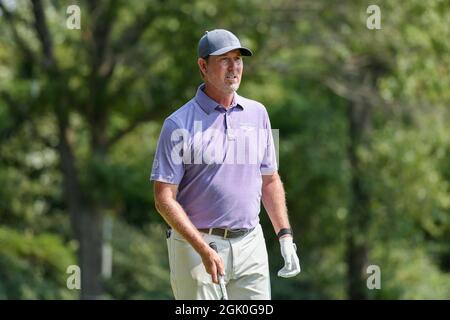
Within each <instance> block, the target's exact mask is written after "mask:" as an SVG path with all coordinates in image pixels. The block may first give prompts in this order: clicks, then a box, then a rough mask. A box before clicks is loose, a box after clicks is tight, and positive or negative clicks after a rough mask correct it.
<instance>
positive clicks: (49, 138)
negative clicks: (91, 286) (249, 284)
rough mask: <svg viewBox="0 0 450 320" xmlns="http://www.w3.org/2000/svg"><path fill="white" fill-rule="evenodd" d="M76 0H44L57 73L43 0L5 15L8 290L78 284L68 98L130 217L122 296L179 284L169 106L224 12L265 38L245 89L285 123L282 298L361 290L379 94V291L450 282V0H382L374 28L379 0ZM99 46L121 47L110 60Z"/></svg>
mask: <svg viewBox="0 0 450 320" xmlns="http://www.w3.org/2000/svg"><path fill="white" fill-rule="evenodd" d="M68 4H72V3H69V2H67V1H62V2H59V1H44V5H45V13H46V16H47V23H48V29H49V31H50V33H51V36H52V40H53V42H52V43H53V49H54V56H55V60H56V62H57V64H58V68H59V73H58V74H57V75H55V74H52V73H49V72H48V71H46V70H45V68H44V67H43V66H42V63H43V61H46V57H45V56H43V55H42V53H40V54H37V53H38V52H40V50H42V47H41V43H40V40H39V37H37V36H36V34H37V33H36V31H35V30H34V29H33V21H34V17H33V14H32V10H31V6H30V4H29V3H28V2H25V1H17V6H16V9H15V10H13V11H12V13H13V14H14V15H15V16H16V17H17V18H18V19H17V20H15V23H16V26H15V27H14V28H11V26H10V24H9V22H8V20H7V19H6V18H5V17H6V16H5V15H4V14H3V15H0V37H1V41H0V222H1V225H0V298H6V299H10V298H29V299H53V298H54V299H73V298H77V297H78V294H77V292H74V291H70V290H67V288H66V283H65V282H66V277H67V274H66V268H67V266H68V265H70V264H76V261H75V249H76V245H77V244H76V242H74V241H73V238H74V235H73V234H72V229H73V228H72V227H73V226H71V221H70V219H69V215H68V208H67V203H66V202H65V198H64V196H63V182H64V175H63V172H62V171H61V166H60V164H61V158H60V153H59V151H58V146H59V143H60V142H61V141H60V132H59V131H58V130H59V129H58V118H57V115H58V112H59V111H61V110H63V113H64V114H67V116H68V118H67V119H68V129H67V138H68V142H69V144H70V146H71V147H72V148H73V152H74V157H75V165H76V168H77V169H78V172H79V176H78V178H79V179H80V185H81V187H80V189H81V191H82V193H83V200H84V201H85V202H86V204H92V203H93V204H97V205H99V207H101V208H102V210H104V212H105V213H107V214H110V215H111V216H112V217H113V218H114V221H115V222H114V230H113V239H112V246H113V274H112V278H111V279H108V280H107V281H106V282H105V288H106V297H107V298H111V299H171V298H172V293H171V290H170V285H169V270H168V263H167V253H166V252H167V251H166V249H167V248H166V242H165V236H164V227H163V226H164V224H163V219H162V218H161V217H160V216H159V214H158V213H157V212H156V210H155V209H154V203H153V191H152V185H151V184H150V183H149V180H148V178H149V173H150V167H151V163H152V159H153V154H154V150H155V148H156V141H157V138H158V135H159V129H160V126H161V123H162V121H163V119H164V118H165V117H166V116H167V115H169V114H170V113H171V112H172V111H173V110H175V109H177V108H178V107H180V106H181V105H182V104H184V103H185V102H186V101H187V100H188V99H190V98H191V97H192V96H193V94H194V93H195V89H196V87H197V86H198V85H199V83H200V81H201V80H200V77H199V73H198V70H197V65H196V44H197V41H198V39H199V37H200V36H201V35H202V34H203V33H204V31H205V30H209V29H212V28H217V27H223V28H228V29H230V30H232V31H234V32H235V33H236V34H238V35H239V37H240V38H241V40H242V42H243V44H245V45H247V46H249V47H251V48H252V49H253V51H254V52H255V55H254V56H253V57H251V58H248V59H245V71H244V79H243V82H242V84H241V88H240V91H239V93H240V94H241V95H243V96H246V97H249V98H252V99H255V100H259V101H261V102H262V103H264V104H265V105H266V107H267V109H268V111H269V114H270V116H271V122H272V127H273V128H274V129H279V130H280V150H279V151H280V164H279V167H280V174H281V176H282V179H283V182H284V185H285V189H286V197H287V203H288V208H289V212H290V220H291V224H292V225H293V227H294V231H295V240H296V242H297V244H298V247H299V253H300V260H301V264H302V273H301V274H300V276H298V277H296V278H294V279H281V278H278V277H277V276H276V273H277V271H278V269H279V268H281V266H282V259H281V255H280V251H279V250H280V249H279V245H278V242H277V241H276V239H275V236H274V235H273V230H272V226H271V224H270V222H269V220H268V218H267V216H266V215H265V213H262V214H261V221H262V224H263V227H264V230H265V236H266V240H267V247H268V250H269V257H270V267H271V276H272V289H273V298H275V299H280V298H283V299H321V298H324V299H345V298H347V289H346V287H347V282H348V278H347V268H348V266H347V262H346V256H345V253H346V249H347V248H346V242H345V238H346V236H347V235H348V234H349V233H350V232H352V230H350V229H349V228H348V222H349V219H350V218H351V216H352V214H354V213H353V212H351V199H352V197H353V195H352V189H351V185H350V183H351V177H352V174H353V173H352V172H351V167H350V161H349V155H348V148H349V144H350V143H351V141H350V137H349V117H348V110H349V108H350V106H352V105H354V104H357V105H359V106H361V107H362V108H371V116H372V118H371V122H370V126H369V129H368V130H367V132H365V133H364V136H363V137H359V138H360V141H361V143H360V145H358V148H357V157H358V159H359V161H360V166H361V168H360V170H359V172H358V178H359V179H360V180H361V181H362V182H363V184H364V187H365V188H366V190H368V192H369V204H368V206H369V207H368V210H369V212H368V214H367V216H368V217H369V218H370V222H369V228H368V230H367V233H364V234H358V235H356V236H358V237H360V238H363V239H364V240H365V241H367V243H368V247H369V252H368V253H369V261H368V262H369V263H370V264H376V265H379V266H380V268H381V272H382V274H381V279H382V289H381V290H374V291H370V292H368V293H369V298H374V299H431V298H437V299H448V298H449V297H450V291H449V290H450V289H449V288H450V283H449V279H450V276H449V272H450V246H449V245H448V244H449V243H450V238H449V237H450V236H449V235H450V189H449V183H450V161H449V159H450V140H449V139H450V138H449V137H450V129H449V126H448V124H449V123H450V115H449V109H448V105H449V102H450V96H449V94H450V91H449V90H448V83H450V71H449V65H450V55H449V52H450V48H449V42H448V40H447V39H449V38H450V35H449V30H450V29H449V28H448V21H449V19H450V7H449V5H448V3H447V2H446V1H439V0H432V1H427V2H424V1H421V0H409V1H407V2H404V3H402V4H401V5H399V4H398V2H396V1H374V4H377V5H379V6H380V8H381V14H382V16H381V24H382V29H381V30H368V29H367V28H366V18H367V16H368V15H367V13H366V8H367V5H368V4H367V2H366V1H360V0H358V1H339V2H329V1H313V0H307V1H301V2H297V1H278V0H274V1H267V2H261V1H256V0H250V1H242V0H233V1H209V0H198V1H191V2H185V3H182V4H180V2H179V1H175V0H169V1H163V2H161V1H156V0H155V1H153V0H152V1H146V2H140V1H133V2H126V1H104V2H100V1H99V2H95V5H94V2H92V3H91V2H87V1H81V2H80V4H79V5H80V7H81V10H82V22H81V24H82V26H81V30H69V29H67V28H65V27H64V26H65V18H66V16H65V9H66V7H67V5H68ZM103 5H104V6H105V7H104V8H106V11H104V12H106V13H105V15H100V16H99V15H98V14H99V12H103V11H102V10H100V9H98V8H100V7H102V6H103ZM93 6H94V7H95V6H99V7H96V8H97V11H95V13H94V12H92V10H91V7H93ZM145 17H149V21H150V22H149V23H148V25H147V26H146V27H145V28H144V29H143V32H142V33H141V34H139V36H138V37H137V38H135V41H131V40H130V37H132V34H133V29H128V27H129V26H131V25H132V24H133V23H136V22H137V21H144V20H145ZM141 19H142V20H141ZM25 22H26V23H25ZM108 22H111V29H110V30H108V31H106V29H104V28H105V26H106V25H107V24H108ZM94 26H97V27H98V26H99V27H100V28H99V29H95V30H94ZM15 32H17V34H16V33H15ZM102 32H104V33H102ZM17 35H19V36H20V37H22V38H23V39H24V43H25V44H27V45H28V47H29V48H30V49H31V50H32V52H33V53H35V54H36V57H37V58H38V59H35V60H32V59H31V58H30V57H29V56H28V55H27V53H26V51H24V50H23V48H22V46H21V44H20V43H19V42H18V41H17ZM99 35H100V36H101V35H106V38H105V42H104V43H98V42H96V38H95V37H96V36H99ZM100 44H104V45H105V47H104V48H106V49H105V51H104V52H106V53H107V54H105V55H104V56H102V59H100V61H96V60H95V57H96V54H101V53H102V51H101V49H102V47H101V45H100ZM112 57H113V58H112ZM112 65H114V70H113V72H112V73H111V75H110V77H108V76H106V75H105V74H107V72H106V71H107V70H108V68H110V67H111V66H112ZM93 66H98V67H99V70H101V71H99V72H98V73H96V72H92V68H93ZM105 70H106V71H105ZM102 72H103V73H102ZM102 126H103V128H104V131H102V135H99V136H98V138H99V139H100V140H101V141H107V140H109V139H112V138H113V137H115V135H117V134H119V133H120V132H121V131H122V130H125V131H126V130H129V131H126V132H125V133H126V134H124V135H123V137H122V138H121V139H118V140H117V141H115V142H114V143H112V144H111V145H108V147H107V148H104V149H102V148H100V147H98V146H94V145H95V144H94V143H93V136H94V134H93V133H94V132H95V130H97V129H99V128H100V127H102ZM102 139H103V140H102ZM102 147H103V146H102Z"/></svg>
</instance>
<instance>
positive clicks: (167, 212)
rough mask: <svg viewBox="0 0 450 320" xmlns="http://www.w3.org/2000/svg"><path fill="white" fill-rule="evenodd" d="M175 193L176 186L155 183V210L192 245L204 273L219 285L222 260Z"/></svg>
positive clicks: (222, 272) (222, 271)
mask: <svg viewBox="0 0 450 320" xmlns="http://www.w3.org/2000/svg"><path fill="white" fill-rule="evenodd" d="M177 192H178V186H177V185H175V184H169V183H164V182H159V181H155V183H154V196H155V206H156V210H158V212H159V213H160V214H161V216H162V217H163V218H164V220H165V221H166V222H167V223H168V224H169V225H170V226H171V227H172V228H173V229H175V230H176V231H178V233H180V234H181V235H182V236H183V237H184V239H186V240H187V241H188V242H189V243H190V244H191V245H192V247H193V248H194V249H195V251H197V252H198V254H199V255H200V256H201V258H202V261H203V264H204V265H205V268H206V271H207V272H208V273H209V274H210V275H211V276H212V279H213V282H214V283H219V280H218V278H217V272H218V273H219V274H221V275H224V267H223V262H222V259H221V258H220V256H219V255H218V254H217V253H216V252H215V251H214V250H213V249H211V248H210V247H209V245H208V244H207V243H206V242H205V241H204V240H203V237H202V236H201V234H200V232H199V231H198V230H197V228H196V227H195V226H194V225H193V224H192V222H191V220H190V219H189V217H188V216H187V214H186V212H185V211H184V209H183V208H182V207H181V205H180V204H179V203H178V201H177V200H176V195H177Z"/></svg>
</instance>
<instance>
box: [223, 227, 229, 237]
mask: <svg viewBox="0 0 450 320" xmlns="http://www.w3.org/2000/svg"><path fill="white" fill-rule="evenodd" d="M227 233H228V229H225V233H224V235H223V238H224V239H226V238H227Z"/></svg>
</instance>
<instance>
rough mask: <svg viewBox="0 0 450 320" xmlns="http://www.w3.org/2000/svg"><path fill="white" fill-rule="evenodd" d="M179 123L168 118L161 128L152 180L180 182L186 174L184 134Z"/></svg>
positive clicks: (171, 182)
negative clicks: (183, 151)
mask: <svg viewBox="0 0 450 320" xmlns="http://www.w3.org/2000/svg"><path fill="white" fill-rule="evenodd" d="M181 131H182V129H179V127H178V126H177V124H176V123H175V122H174V121H173V120H171V119H166V121H164V124H163V126H162V129H161V134H160V136H159V140H158V144H157V146H156V153H155V158H154V160H153V166H152V172H151V175H150V180H153V181H160V182H166V183H170V184H179V183H180V181H181V179H182V178H183V175H184V164H183V161H182V156H183V154H182V149H183V148H182V146H183V135H182V132H181Z"/></svg>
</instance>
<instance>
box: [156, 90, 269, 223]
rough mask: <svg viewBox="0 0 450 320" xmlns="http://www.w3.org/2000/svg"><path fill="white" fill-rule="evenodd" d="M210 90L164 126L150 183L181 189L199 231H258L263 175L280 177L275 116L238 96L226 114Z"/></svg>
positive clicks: (179, 197) (183, 203) (199, 92)
mask: <svg viewBox="0 0 450 320" xmlns="http://www.w3.org/2000/svg"><path fill="white" fill-rule="evenodd" d="M204 86H205V85H204V84H202V85H200V86H199V88H198V90H197V94H196V95H195V97H194V98H193V99H191V100H190V101H188V102H187V103H186V104H185V105H183V106H182V107H181V108H179V109H178V110H177V111H175V112H174V113H172V114H171V115H170V116H169V117H168V118H167V119H166V120H165V121H164V124H163V127H162V129H161V134H160V137H159V140H158V145H157V148H156V154H155V158H154V161H153V168H152V172H151V177H150V180H155V181H161V182H166V183H170V184H176V185H178V194H177V201H178V202H179V203H180V204H181V206H182V207H183V209H184V210H185V211H186V213H187V215H188V216H189V218H190V220H191V221H192V223H193V224H194V225H195V226H196V227H197V228H229V229H238V228H252V227H255V226H256V225H257V224H258V223H259V212H260V209H261V194H262V175H269V174H273V173H274V172H276V171H277V163H276V153H275V146H274V141H273V137H272V133H271V126H270V120H269V116H268V114H267V111H266V108H265V107H264V106H263V105H262V104H261V103H259V102H257V101H254V100H250V99H246V98H244V97H241V96H239V95H238V94H237V93H235V94H234V98H233V102H232V105H231V107H230V108H229V109H228V110H226V109H225V108H224V107H222V106H220V105H219V104H218V103H217V102H216V101H214V100H212V99H211V98H210V97H208V96H207V95H206V94H205V93H204V92H203V89H204Z"/></svg>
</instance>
